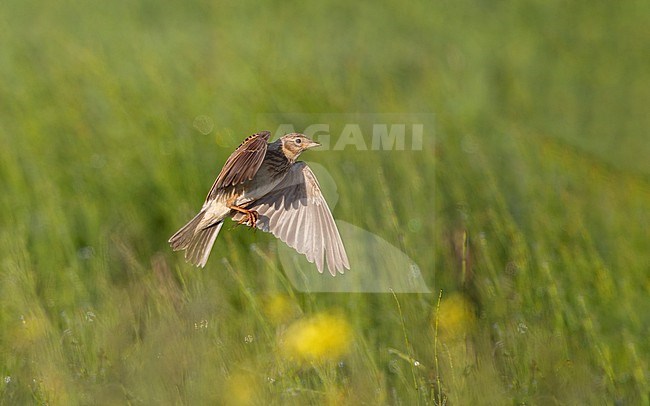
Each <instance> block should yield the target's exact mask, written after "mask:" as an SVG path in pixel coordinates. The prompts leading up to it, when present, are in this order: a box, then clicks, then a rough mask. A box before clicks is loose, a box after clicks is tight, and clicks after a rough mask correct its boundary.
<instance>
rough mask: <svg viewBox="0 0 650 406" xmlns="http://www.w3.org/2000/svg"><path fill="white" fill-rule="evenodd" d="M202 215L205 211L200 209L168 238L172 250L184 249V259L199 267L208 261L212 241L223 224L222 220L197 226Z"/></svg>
mask: <svg viewBox="0 0 650 406" xmlns="http://www.w3.org/2000/svg"><path fill="white" fill-rule="evenodd" d="M204 215H205V212H204V211H201V212H200V213H199V214H197V215H196V216H195V217H194V218H193V219H192V220H190V221H189V222H188V223H187V224H185V225H184V226H183V227H181V229H180V230H178V231H177V232H176V233H175V234H174V235H172V236H171V238H170V239H169V245H171V247H172V249H173V250H174V251H181V250H185V260H186V261H188V262H190V263H192V264H194V265H196V266H200V267H204V266H205V263H206V262H207V261H208V257H209V256H210V251H212V246H213V245H214V241H215V240H216V239H217V235H218V234H219V230H221V226H223V220H222V221H219V222H217V223H215V224H212V225H210V226H208V227H201V228H199V225H200V223H201V220H203V216H204Z"/></svg>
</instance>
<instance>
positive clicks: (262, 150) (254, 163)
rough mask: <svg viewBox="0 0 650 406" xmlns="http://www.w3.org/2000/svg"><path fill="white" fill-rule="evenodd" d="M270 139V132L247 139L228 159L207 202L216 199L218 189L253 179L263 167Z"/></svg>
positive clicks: (260, 133)
mask: <svg viewBox="0 0 650 406" xmlns="http://www.w3.org/2000/svg"><path fill="white" fill-rule="evenodd" d="M270 137H271V133H270V132H268V131H262V132H259V133H257V134H253V135H251V136H250V137H248V138H246V139H245V140H244V142H242V143H241V145H240V146H239V147H237V149H236V150H235V152H233V153H232V154H231V155H230V157H228V160H227V161H226V163H225V164H224V165H223V168H222V169H221V172H219V176H217V180H215V181H214V184H213V185H212V188H211V189H210V193H208V197H207V199H206V201H207V200H210V199H212V198H214V195H215V194H216V192H217V189H222V188H225V187H228V186H234V185H239V184H240V183H243V182H246V181H247V180H251V179H253V176H255V174H256V173H257V170H258V169H259V168H260V166H261V165H262V161H264V155H265V154H266V148H267V145H268V143H267V142H268V140H269V138H270Z"/></svg>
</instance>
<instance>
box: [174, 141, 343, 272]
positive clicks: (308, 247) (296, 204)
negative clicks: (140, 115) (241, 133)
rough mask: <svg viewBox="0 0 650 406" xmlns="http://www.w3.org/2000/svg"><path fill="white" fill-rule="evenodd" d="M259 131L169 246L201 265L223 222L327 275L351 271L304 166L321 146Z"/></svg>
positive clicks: (326, 209) (236, 154)
mask: <svg viewBox="0 0 650 406" xmlns="http://www.w3.org/2000/svg"><path fill="white" fill-rule="evenodd" d="M270 136H271V134H270V133H269V132H268V131H263V132H260V133H257V134H253V135H251V136H250V137H248V138H246V139H245V140H244V142H242V144H241V145H240V146H239V147H238V148H237V149H236V150H235V152H233V153H232V155H230V157H229V158H228V160H226V163H225V164H224V166H223V168H222V169H221V172H220V173H219V175H218V176H217V179H216V180H215V182H214V184H213V185H212V188H211V189H210V192H209V193H208V196H207V198H206V199H205V203H204V204H203V207H202V208H201V211H200V212H199V213H198V214H197V215H196V216H195V217H194V218H193V219H192V220H190V221H189V222H188V223H187V224H186V225H185V226H183V227H182V228H181V229H180V230H178V231H177V232H176V234H174V235H173V236H172V237H171V238H170V239H169V243H170V245H171V247H172V248H173V249H174V250H175V251H178V250H185V259H186V260H187V261H188V262H191V263H193V264H195V265H197V266H200V267H203V266H205V264H206V262H207V260H208V256H209V255H210V251H211V250H212V246H213V245H214V241H215V240H216V238H217V235H218V234H219V230H221V227H222V226H223V221H224V220H225V219H226V217H230V218H232V219H233V220H234V221H237V222H238V223H239V224H248V225H249V226H251V227H255V228H258V229H260V230H262V231H265V232H270V233H272V234H273V235H275V236H276V237H278V238H279V239H281V240H282V241H284V242H285V243H286V244H287V245H289V246H290V247H292V248H294V249H295V250H296V251H298V252H299V253H301V254H304V255H305V256H306V257H307V260H308V261H309V262H312V263H315V264H316V267H317V268H318V271H319V272H321V273H322V272H323V269H324V267H325V264H327V269H328V270H329V272H330V274H332V275H336V273H337V272H338V273H343V272H344V270H345V269H350V264H349V261H348V257H347V254H346V253H345V248H344V247H343V242H342V241H341V236H340V235H339V232H338V229H337V228H336V223H335V222H334V218H333V217H332V213H331V212H330V210H329V207H328V206H327V202H325V199H324V198H323V194H322V193H321V190H320V186H319V185H318V181H317V180H316V176H314V173H313V172H312V171H311V169H309V167H308V166H307V165H306V164H305V163H304V162H297V161H296V159H297V158H298V156H299V155H300V154H301V153H302V152H303V151H305V150H307V149H309V148H313V147H316V146H319V145H320V144H318V143H317V142H314V141H312V140H310V139H309V138H307V137H306V136H305V135H303V134H298V133H292V134H287V135H284V136H282V137H280V138H279V139H278V140H276V141H275V142H272V143H269V142H268V140H269V138H270Z"/></svg>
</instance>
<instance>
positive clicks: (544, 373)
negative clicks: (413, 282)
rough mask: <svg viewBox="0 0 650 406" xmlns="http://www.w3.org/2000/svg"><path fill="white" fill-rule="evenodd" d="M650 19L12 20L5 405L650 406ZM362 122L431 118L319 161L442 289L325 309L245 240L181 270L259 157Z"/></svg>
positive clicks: (3, 67) (278, 8) (440, 13)
mask: <svg viewBox="0 0 650 406" xmlns="http://www.w3.org/2000/svg"><path fill="white" fill-rule="evenodd" d="M649 14H650V4H649V3H647V2H643V1H634V0H630V1H624V2H596V3H585V2H568V3H567V2H560V1H554V0H552V1H541V0H528V1H501V2H493V3H490V2H487V3H486V2H472V1H464V0H461V1H453V2H451V1H441V2H415V3H411V4H403V3H401V2H396V1H394V2H387V3H385V4H375V3H372V2H345V1H325V2H319V3H312V4H308V5H305V4H303V3H297V2H269V3H264V4H258V3H257V2H249V1H243V2H237V3H236V4H225V3H223V4H222V3H218V2H209V1H192V2H185V3H182V2H171V1H158V2H154V1H149V0H140V1H132V2H127V1H121V0H119V1H115V2H83V1H77V0H62V1H56V2H36V1H18V0H6V1H3V2H1V3H0V27H2V28H0V49H2V51H1V52H0V55H1V56H0V77H1V78H2V80H1V81H0V143H1V146H0V186H1V190H2V192H1V193H0V252H2V255H0V376H1V377H2V380H1V381H0V404H6V405H22V404H50V405H71V404H106V405H113V404H132V405H151V404H187V405H195V404H232V405H245V404H297V405H298V404H300V405H302V404H321V403H325V404H403V405H408V404H428V405H440V404H450V405H469V404H493V405H501V404H539V405H552V404H558V405H559V404H562V405H564V404H566V405H575V404H620V405H636V404H649V403H650V381H649V379H650V370H649V365H648V362H649V359H650V340H649V339H648V336H649V334H650V299H649V297H650V249H648V247H649V246H650V237H649V235H650V234H649V233H648V224H650V159H648V156H650V142H649V141H648V128H650V115H649V114H648V106H650V70H648V66H650V52H648V44H649V43H650V32H649V31H648V17H647V16H648V15H649ZM355 114H358V115H359V117H361V119H366V120H368V119H369V117H373V116H372V114H384V115H386V116H388V115H390V114H398V115H399V114H406V115H408V114H420V115H426V116H430V117H435V118H434V120H433V123H434V124H433V125H428V126H427V127H426V128H425V129H426V131H425V133H424V138H423V147H422V149H421V150H411V149H409V148H406V150H404V151H397V150H388V151H374V150H371V149H370V150H367V151H363V150H357V149H356V148H354V147H353V146H348V147H347V148H345V149H343V150H337V149H334V148H330V149H329V150H325V151H320V152H317V151H313V152H311V151H310V152H308V153H306V154H305V155H304V156H303V159H305V160H309V161H312V162H316V163H318V164H320V165H322V166H323V167H324V168H325V169H326V170H327V172H328V173H329V174H330V175H331V177H332V178H333V180H334V182H335V184H336V188H337V190H336V192H337V194H338V203H337V204H336V206H335V208H334V210H333V211H334V216H335V217H336V218H337V219H340V220H342V221H345V222H347V223H349V224H352V225H354V226H356V227H359V228H361V229H363V230H366V231H367V232H369V233H371V234H372V235H375V236H377V237H380V238H381V239H383V240H385V241H386V242H387V243H389V244H391V245H392V246H394V247H396V248H397V249H399V250H400V251H403V253H404V254H406V255H407V256H408V257H410V258H411V259H412V260H413V261H414V262H415V264H417V266H418V267H419V269H420V270H421V272H422V276H423V278H424V280H425V281H426V283H427V285H428V286H429V288H430V289H431V292H432V293H399V294H394V295H393V294H391V293H306V292H302V291H299V290H297V289H295V288H294V287H292V285H291V284H290V283H289V282H288V279H287V276H286V273H285V271H284V270H283V266H282V264H281V261H280V260H279V258H278V251H277V250H276V248H275V247H276V240H275V238H274V237H273V236H272V235H269V234H265V233H262V232H255V233H254V232H251V231H250V230H247V229H245V227H237V228H234V229H231V226H230V225H227V226H226V227H224V229H223V230H222V232H221V234H220V235H219V238H218V240H217V243H216V245H215V248H214V250H213V252H212V255H211V258H210V261H209V262H208V265H207V266H206V268H205V269H196V268H194V267H192V266H190V265H187V264H185V262H184V260H183V257H182V254H181V253H174V252H171V250H170V249H169V247H168V245H167V239H168V238H169V236H170V235H171V234H172V233H173V232H174V231H176V229H178V228H179V227H180V226H181V225H183V224H184V222H185V221H187V220H188V219H189V218H190V217H191V216H192V215H193V214H194V213H195V211H197V210H198V209H199V208H200V206H201V204H202V202H203V198H204V197H205V194H206V193H207V191H208V189H209V187H210V185H211V184H212V181H213V180H214V178H215V176H216V174H217V173H218V171H219V169H220V168H221V165H222V164H223V162H224V160H225V159H226V158H227V156H228V155H229V154H230V153H231V152H232V151H233V149H234V148H235V147H236V146H237V145H238V144H239V142H241V140H242V139H243V138H245V137H246V136H248V135H250V134H252V133H253V132H257V131H260V130H265V129H267V130H275V129H276V128H278V126H279V125H280V124H283V123H287V117H303V118H306V119H307V118H309V117H329V118H330V119H331V120H332V121H331V124H332V126H334V127H336V126H342V125H344V124H346V123H349V121H350V117H351V115H355ZM291 115H293V116H291ZM307 124H309V123H307V122H303V123H301V122H297V123H295V125H296V129H297V130H301V128H300V126H301V125H307ZM337 128H338V127H337ZM364 136H365V135H364ZM365 142H366V143H367V144H368V145H370V143H371V140H370V138H366V139H365ZM407 145H408V143H407ZM364 265H366V266H368V267H370V268H372V266H374V265H372V266H371V265H368V264H364ZM360 266H361V264H360ZM377 266H381V264H379V265H377ZM403 268H404V269H403ZM393 271H394V272H395V274H400V273H404V272H408V269H405V267H400V266H396V267H395V269H394V270H393ZM313 272H316V271H315V269H314V271H313ZM354 272H355V270H354V267H353V269H352V270H351V271H350V274H353V273H354ZM322 277H323V278H330V276H328V275H323V276H322ZM343 278H345V277H343ZM344 281H345V279H341V282H340V283H344Z"/></svg>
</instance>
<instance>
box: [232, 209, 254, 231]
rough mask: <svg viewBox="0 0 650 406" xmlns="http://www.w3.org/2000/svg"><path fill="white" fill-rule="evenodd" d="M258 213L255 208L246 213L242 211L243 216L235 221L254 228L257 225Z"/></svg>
mask: <svg viewBox="0 0 650 406" xmlns="http://www.w3.org/2000/svg"><path fill="white" fill-rule="evenodd" d="M259 218H260V215H259V213H257V212H256V211H255V210H249V211H247V212H246V213H244V217H243V218H241V219H240V220H239V221H238V222H237V223H238V224H246V223H248V225H249V226H250V227H252V228H255V226H256V225H257V220H259Z"/></svg>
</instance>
